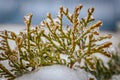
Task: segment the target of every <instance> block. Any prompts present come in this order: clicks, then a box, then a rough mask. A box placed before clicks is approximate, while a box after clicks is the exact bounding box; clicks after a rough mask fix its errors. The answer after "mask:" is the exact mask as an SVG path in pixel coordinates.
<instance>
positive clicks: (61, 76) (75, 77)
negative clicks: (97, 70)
mask: <svg viewBox="0 0 120 80" xmlns="http://www.w3.org/2000/svg"><path fill="white" fill-rule="evenodd" d="M89 78H93V76H92V75H90V74H89V73H87V72H85V71H83V70H79V71H76V70H73V69H70V68H68V67H66V66H62V65H53V66H46V67H41V68H40V69H39V70H38V71H34V72H32V73H29V74H25V75H23V76H21V77H19V78H16V80H89Z"/></svg>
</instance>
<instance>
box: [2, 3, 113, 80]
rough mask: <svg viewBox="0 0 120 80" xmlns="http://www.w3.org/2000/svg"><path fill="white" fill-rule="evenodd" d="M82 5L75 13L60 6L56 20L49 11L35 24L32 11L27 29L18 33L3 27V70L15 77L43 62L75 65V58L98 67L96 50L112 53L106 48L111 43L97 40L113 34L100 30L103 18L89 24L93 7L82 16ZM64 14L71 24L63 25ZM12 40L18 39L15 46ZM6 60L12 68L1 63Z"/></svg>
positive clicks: (9, 75) (76, 60)
mask: <svg viewBox="0 0 120 80" xmlns="http://www.w3.org/2000/svg"><path fill="white" fill-rule="evenodd" d="M82 7H83V6H82V5H78V6H77V7H76V8H75V9H74V12H73V13H72V14H70V13H69V10H68V8H63V7H60V11H59V15H58V16H57V20H54V19H53V18H52V16H51V14H50V13H48V15H47V19H46V20H44V21H43V22H42V24H41V25H38V26H36V27H35V28H31V21H32V14H28V15H26V16H25V17H24V22H25V24H26V31H22V32H20V33H19V34H15V32H11V31H1V32H0V74H1V75H3V76H4V77H6V78H8V79H11V78H12V79H13V78H15V77H17V76H20V75H21V74H25V73H26V72H30V71H33V70H34V69H36V68H38V67H41V66H48V65H53V64H61V65H66V66H68V67H69V68H73V66H74V64H75V63H76V62H78V63H79V64H80V63H81V62H83V63H86V64H87V66H88V67H89V68H90V69H95V64H96V62H97V61H96V57H95V56H92V55H93V54H96V53H100V54H103V55H105V56H108V57H110V54H109V53H108V52H107V51H106V48H109V46H110V45H111V44H112V43H111V42H105V41H104V43H99V44H98V42H101V41H102V40H105V39H109V38H111V35H105V36H101V35H100V34H99V27H100V26H101V25H102V22H101V21H97V22H95V23H93V24H89V23H90V22H92V21H94V19H93V16H92V15H93V12H94V8H89V9H88V15H87V17H85V18H80V17H79V12H80V11H81V9H82ZM63 17H66V18H67V19H68V21H69V22H70V24H68V25H64V24H63V22H64V21H63ZM63 26H64V28H63ZM9 41H13V42H14V43H15V46H14V48H11V46H10V44H9ZM61 55H66V56H67V58H68V59H67V60H66V59H63V58H61ZM3 61H6V62H8V65H9V66H10V67H11V69H10V70H9V69H7V68H6V67H5V66H4V65H3V64H2V62H3Z"/></svg>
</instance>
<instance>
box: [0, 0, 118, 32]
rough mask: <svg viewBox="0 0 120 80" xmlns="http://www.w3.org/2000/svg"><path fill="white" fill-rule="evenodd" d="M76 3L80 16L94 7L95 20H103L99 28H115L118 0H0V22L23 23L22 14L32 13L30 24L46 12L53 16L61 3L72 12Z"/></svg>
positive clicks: (112, 29)
mask: <svg viewBox="0 0 120 80" xmlns="http://www.w3.org/2000/svg"><path fill="white" fill-rule="evenodd" d="M78 4H83V9H82V11H81V16H83V17H85V16H86V15H87V10H88V8H90V7H95V12H94V18H95V20H102V21H103V22H104V25H103V27H101V29H102V30H107V31H116V30H117V27H118V26H119V24H120V10H119V8H120V0H0V24H20V25H21V24H24V22H23V16H24V15H26V14H28V13H32V14H33V22H32V24H33V25H36V24H39V23H40V22H41V21H42V20H44V19H45V18H46V14H47V13H48V12H50V13H51V14H52V16H53V17H54V18H55V17H56V15H57V14H58V11H59V7H60V6H61V5H63V6H65V7H67V8H69V10H70V12H72V11H73V9H74V7H75V6H77V5H78ZM65 22H66V21H65Z"/></svg>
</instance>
